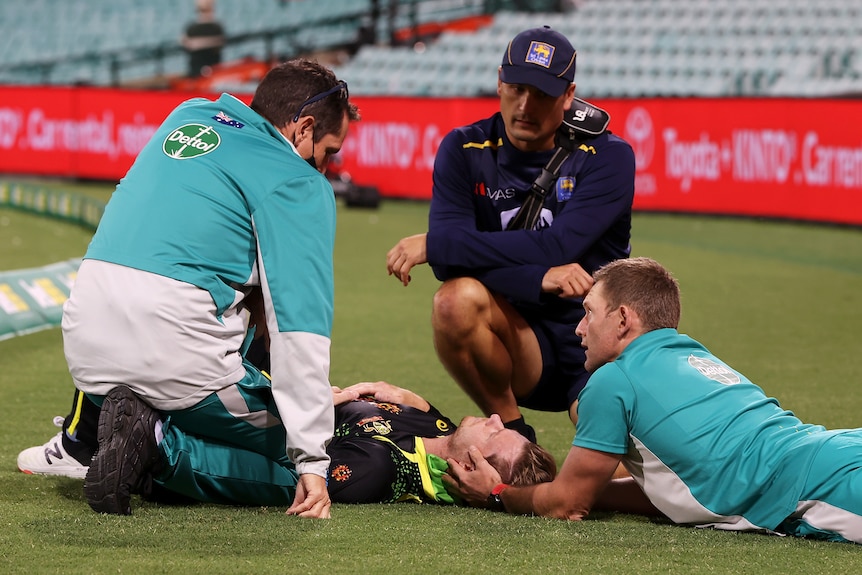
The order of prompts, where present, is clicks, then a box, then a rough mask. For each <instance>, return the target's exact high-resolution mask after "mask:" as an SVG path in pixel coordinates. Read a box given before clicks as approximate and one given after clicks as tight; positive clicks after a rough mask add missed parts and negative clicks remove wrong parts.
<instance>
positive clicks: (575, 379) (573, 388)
mask: <svg viewBox="0 0 862 575" xmlns="http://www.w3.org/2000/svg"><path fill="white" fill-rule="evenodd" d="M519 311H521V314H522V315H523V317H524V319H526V320H527V323H529V324H530V327H532V328H533V333H535V334H536V339H537V340H538V341H539V348H540V349H541V350H542V375H541V377H540V378H539V383H538V384H536V387H535V388H534V389H533V391H532V393H530V395H528V396H526V397H520V398H518V405H520V406H521V407H526V408H529V409H535V410H538V411H568V410H569V407H570V406H571V405H572V404H573V403H574V402H575V401H576V400H577V399H578V395H579V394H580V393H581V390H582V389H584V386H585V385H586V384H587V379H589V376H590V374H589V373H587V370H585V369H584V360H585V359H586V355H585V353H584V348H582V347H581V338H580V337H578V336H577V335H575V328H576V327H577V322H575V323H571V322H565V323H560V322H555V321H551V320H549V319H547V318H546V317H542V316H539V315H533V314H530V313H529V312H524V311H523V310H519Z"/></svg>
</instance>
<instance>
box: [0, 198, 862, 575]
mask: <svg viewBox="0 0 862 575" xmlns="http://www.w3.org/2000/svg"><path fill="white" fill-rule="evenodd" d="M86 193H91V194H95V195H97V196H98V195H100V194H101V195H103V196H107V194H108V193H109V191H106V190H105V189H104V188H103V187H100V186H92V187H90V188H89V189H87V190H86ZM427 209H428V206H427V204H424V203H411V202H384V203H383V204H382V206H381V208H380V209H379V210H373V211H369V210H359V209H347V208H343V207H339V227H338V238H337V247H336V314H335V327H334V333H333V347H332V354H333V357H332V372H331V380H332V383H333V384H338V385H346V384H350V383H353V382H355V381H361V380H368V379H372V380H376V379H385V380H388V381H391V382H392V383H396V384H399V385H404V386H407V387H411V388H413V389H414V390H416V391H417V392H419V393H420V394H422V395H424V396H425V397H426V398H428V399H429V400H430V401H431V402H432V403H434V404H435V405H436V406H437V407H439V408H440V409H441V410H442V411H443V412H444V413H446V414H447V415H449V416H450V417H452V418H453V419H456V420H457V419H460V418H461V417H462V416H464V415H468V414H476V410H475V409H474V407H473V405H472V404H471V403H470V401H469V400H468V399H467V398H466V396H465V395H464V394H463V393H462V392H461V391H460V390H459V389H458V387H457V385H456V384H455V383H453V382H452V381H451V380H450V379H449V378H448V376H447V375H446V373H445V372H444V370H443V369H442V367H441V366H440V365H439V363H438V361H437V359H436V356H435V354H434V350H433V346H432V343H431V330H430V322H429V318H430V302H431V296H432V294H433V293H434V291H435V289H436V287H437V285H438V284H437V281H436V280H435V279H434V277H433V275H432V274H431V272H430V270H429V269H428V268H427V267H423V268H421V269H418V270H416V272H415V273H414V274H413V283H412V284H411V285H410V286H409V287H407V288H405V287H403V286H401V284H400V283H398V281H397V280H395V279H394V278H391V277H388V276H387V274H386V267H385V254H386V251H387V250H388V249H389V248H390V247H391V246H392V245H393V244H394V243H395V242H396V241H397V240H398V239H399V238H401V237H402V236H404V235H408V234H412V233H416V232H418V231H422V230H423V229H425V227H426V218H427ZM90 235H91V234H90V232H89V231H87V230H84V229H80V228H77V227H75V226H72V225H68V224H64V223H61V222H57V221H55V220H49V219H45V218H41V217H38V216H35V215H31V214H28V213H22V212H17V211H12V210H6V209H0V269H20V268H27V267H35V266H41V265H45V264H48V263H53V262H55V261H60V260H63V259H67V258H72V257H80V256H81V255H83V253H84V250H85V249H86V245H87V242H88V240H89V237H90ZM633 252H634V255H648V256H650V257H653V258H655V259H657V260H659V261H661V262H662V263H664V264H665V265H666V266H668V267H669V268H670V269H671V270H672V271H673V272H674V273H675V275H676V276H677V277H678V278H679V280H680V282H681V285H682V291H683V321H682V326H681V331H683V332H686V333H688V334H690V335H692V336H694V337H695V338H697V339H699V340H701V341H702V342H703V343H704V344H705V345H707V347H709V348H710V349H711V350H712V351H713V352H715V353H716V354H717V355H719V356H720V357H722V358H723V359H725V360H726V361H728V362H729V363H730V364H731V365H733V366H734V367H736V368H737V369H739V370H740V371H742V372H744V373H746V374H747V375H748V376H749V377H750V378H751V379H752V380H754V381H755V382H756V383H758V384H760V385H761V387H763V388H764V389H765V390H766V392H767V393H768V394H770V395H773V396H775V397H778V398H779V400H780V401H781V402H782V405H783V406H784V407H786V408H788V409H791V410H793V411H794V412H796V414H797V415H799V416H800V417H801V418H802V419H803V420H806V421H810V422H814V423H822V424H824V425H827V426H829V427H855V426H860V425H862V415H860V414H862V396H860V394H859V393H858V387H859V383H860V381H862V353H860V352H862V345H860V336H859V326H860V325H862V231H860V230H859V229H847V228H832V227H823V226H812V225H797V224H788V223H777V222H760V221H753V220H738V219H729V218H706V217H681V216H667V215H653V214H638V215H637V216H636V218H635V221H634V226H633ZM0 374H2V375H0V438H2V441H0V485H2V491H0V572H2V573H28V574H30V573H146V574H156V573H172V574H175V573H208V574H215V573H327V574H337V573H416V574H440V573H457V574H461V573H465V574H472V573H489V574H490V573H531V574H533V573H535V574H542V573H590V574H606V573H626V574H629V573H638V574H652V573H670V572H673V573H740V574H742V573H758V574H773V573H774V574H779V573H781V574H784V573H830V574H844V573H855V572H858V571H859V565H860V562H862V548H860V547H858V546H855V545H849V544H836V543H822V542H814V541H807V540H797V539H789V538H780V537H770V536H764V535H755V534H737V533H725V532H718V531H712V530H698V529H692V528H684V527H676V526H672V525H668V524H666V523H662V522H654V521H650V520H647V519H645V518H641V517H635V516H626V515H621V514H596V515H595V516H594V517H592V518H591V519H589V520H587V521H584V522H581V523H565V522H561V521H554V520H546V519H541V518H532V517H514V516H506V515H499V514H493V513H490V512H485V511H480V510H474V509H469V508H451V507H436V506H427V505H421V506H420V505H412V504H397V505H366V506H345V505H336V506H334V507H333V510H332V514H333V519H332V520H330V521H310V520H301V519H297V518H293V517H287V516H285V515H284V509H283V508H230V507H219V506H204V505H200V506H192V507H167V506H159V505H154V504H145V503H143V502H140V501H139V500H137V499H136V500H134V501H133V505H134V515H132V516H130V517H114V516H100V515H97V514H95V513H93V512H92V511H91V510H90V509H89V507H88V506H87V504H86V502H85V500H84V498H83V495H82V492H81V484H82V482H81V481H76V480H71V479H63V478H48V477H36V476H27V475H24V474H22V473H20V472H18V471H17V469H16V465H15V458H16V456H17V453H18V452H19V451H20V450H21V449H24V448H26V447H30V446H31V445H35V444H39V443H42V442H44V441H45V440H47V439H48V438H49V437H50V436H52V435H53V434H54V433H55V432H56V428H54V427H53V426H52V424H51V418H52V416H54V415H65V413H66V410H67V409H68V408H69V405H70V399H71V396H72V386H71V383H70V381H69V378H68V374H67V372H66V366H65V362H64V358H63V350H62V342H61V336H60V333H59V330H57V329H53V330H47V331H42V332H38V333H35V334H31V335H27V336H22V337H17V338H13V339H10V340H6V341H2V342H0ZM526 416H527V419H528V421H529V422H531V423H532V424H533V425H534V426H535V427H536V428H537V431H538V435H539V441H540V442H541V443H542V444H543V445H545V446H546V447H547V448H549V449H550V450H551V452H552V453H553V454H554V455H555V457H557V458H558V461H559V462H561V461H562V459H563V458H564V457H565V454H566V452H567V451H568V448H569V445H570V442H571V438H572V434H573V428H572V426H571V424H570V423H569V421H568V419H567V417H566V416H565V415H564V414H562V413H539V412H527V414H526Z"/></svg>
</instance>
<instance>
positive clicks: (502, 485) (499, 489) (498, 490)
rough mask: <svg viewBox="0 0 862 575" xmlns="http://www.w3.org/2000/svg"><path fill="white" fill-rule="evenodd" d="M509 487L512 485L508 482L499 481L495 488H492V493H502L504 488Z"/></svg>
mask: <svg viewBox="0 0 862 575" xmlns="http://www.w3.org/2000/svg"><path fill="white" fill-rule="evenodd" d="M507 487H511V485H507V484H506V483H498V484H497V485H495V486H494V489H492V490H491V495H500V493H502V491H503V490H504V489H506V488H507Z"/></svg>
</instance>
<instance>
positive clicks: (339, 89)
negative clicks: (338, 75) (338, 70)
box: [293, 80, 350, 122]
mask: <svg viewBox="0 0 862 575" xmlns="http://www.w3.org/2000/svg"><path fill="white" fill-rule="evenodd" d="M335 93H338V97H339V98H341V99H343V100H347V99H348V97H349V96H350V94H349V92H348V91H347V82H345V81H344V80H339V81H338V83H337V84H336V85H335V86H333V87H332V88H330V89H329V90H327V91H325V92H321V93H320V94H317V95H315V96H312V97H311V98H309V99H308V100H306V101H305V102H303V103H302V105H301V106H299V110H297V111H296V115H295V116H294V117H293V121H294V122H296V121H298V120H299V116H300V114H302V110H304V109H305V107H306V106H310V105H311V104H314V103H315V102H319V101H320V100H323V99H324V98H327V97H329V96H331V95H333V94H335Z"/></svg>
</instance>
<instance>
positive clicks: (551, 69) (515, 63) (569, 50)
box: [500, 26, 578, 97]
mask: <svg viewBox="0 0 862 575" xmlns="http://www.w3.org/2000/svg"><path fill="white" fill-rule="evenodd" d="M577 55H578V53H577V51H576V50H575V49H574V48H573V47H572V44H571V42H569V41H568V40H567V39H566V37H565V36H563V35H562V34H560V33H559V32H556V31H554V30H551V27H550V26H544V27H542V28H532V29H530V30H524V31H523V32H521V33H520V34H518V35H517V36H515V37H514V38H513V39H512V41H511V42H509V47H508V48H506V53H505V54H503V66H502V68H501V70H500V79H501V80H502V81H503V82H506V83H507V84H527V85H530V86H535V87H536V88H538V89H539V90H541V91H542V92H544V93H546V94H548V95H549V96H554V97H557V96H560V95H561V94H562V93H563V92H565V91H566V88H568V87H569V84H571V83H572V82H574V81H575V57H576V56H577Z"/></svg>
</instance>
